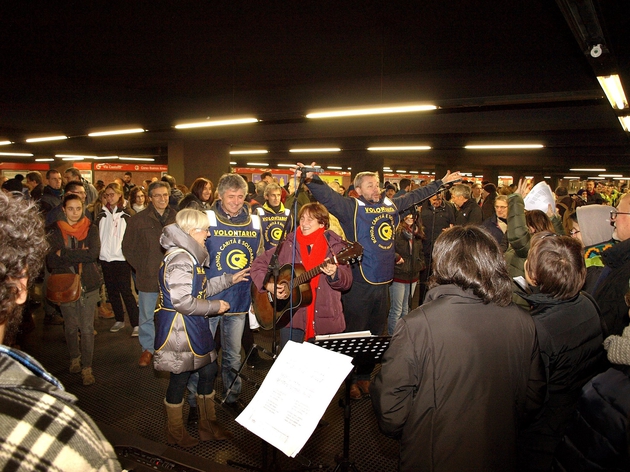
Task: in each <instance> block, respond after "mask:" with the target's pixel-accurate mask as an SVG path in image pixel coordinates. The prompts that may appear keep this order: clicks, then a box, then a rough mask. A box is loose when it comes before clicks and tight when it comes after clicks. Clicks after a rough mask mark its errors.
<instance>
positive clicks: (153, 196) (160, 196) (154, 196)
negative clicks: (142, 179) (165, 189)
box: [150, 193, 168, 199]
mask: <svg viewBox="0 0 630 472" xmlns="http://www.w3.org/2000/svg"><path fill="white" fill-rule="evenodd" d="M150 198H162V199H167V198H168V194H166V193H165V194H164V195H151V197H150Z"/></svg>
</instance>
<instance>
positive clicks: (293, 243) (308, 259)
mask: <svg viewBox="0 0 630 472" xmlns="http://www.w3.org/2000/svg"><path fill="white" fill-rule="evenodd" d="M298 220H299V223H300V225H299V227H298V228H297V230H296V231H295V232H294V233H290V234H289V235H288V236H287V238H286V240H285V241H284V243H282V244H283V245H282V248H281V249H280V254H279V255H278V263H279V264H280V265H284V264H287V267H286V268H284V269H286V270H282V271H281V274H280V280H281V281H280V283H279V284H278V287H277V298H278V300H287V299H289V295H290V290H289V287H288V284H287V283H286V282H287V279H283V277H282V275H283V273H285V272H286V273H287V274H288V275H289V280H290V269H289V265H290V264H291V263H292V262H294V261H295V263H296V264H301V265H303V266H304V269H305V270H306V271H310V270H312V269H314V268H317V267H319V269H317V270H316V271H315V272H317V274H316V275H315V276H314V277H313V278H311V279H310V280H307V281H305V282H304V284H308V285H309V288H310V292H311V293H312V295H313V301H312V302H311V303H310V304H308V306H302V307H300V308H297V309H295V310H293V317H292V318H291V319H289V321H288V324H286V323H285V325H284V326H283V327H282V326H280V327H282V329H281V331H280V338H281V346H284V344H286V342H287V341H289V340H292V341H296V342H302V341H308V340H309V339H311V338H313V337H315V336H316V335H321V334H333V333H341V332H343V330H344V329H345V328H346V322H345V320H344V317H343V308H342V306H341V292H342V291H344V290H348V289H349V288H350V286H351V285H352V271H351V270H350V267H349V266H347V265H339V266H337V265H336V264H334V263H324V261H325V260H326V259H329V258H332V257H333V256H334V255H336V254H337V253H339V252H340V251H341V250H343V249H344V248H345V247H346V243H344V241H343V240H342V239H341V238H340V237H339V236H337V234H335V233H333V232H332V231H328V225H329V214H328V210H326V207H324V206H323V205H322V204H320V203H309V204H307V205H304V206H303V207H302V208H301V209H300V212H299V214H298ZM275 250H276V249H275V248H273V249H270V250H268V251H267V252H265V253H264V254H262V255H261V256H259V257H257V258H256V259H255V260H254V263H253V264H252V268H251V273H250V275H251V278H252V281H253V282H254V284H255V285H256V288H257V289H258V293H260V294H266V293H267V292H269V293H273V292H274V281H273V279H272V278H270V280H265V279H266V278H267V277H266V276H267V268H268V266H269V261H270V260H271V257H272V256H273V253H274V251H275ZM294 252H295V255H294ZM320 266H321V267H320ZM282 280H284V281H285V282H282ZM258 298H260V297H258ZM265 298H266V297H265ZM287 306H289V304H287ZM293 306H295V303H293ZM290 311H291V310H288V311H286V312H287V313H289V312H290ZM280 319H283V318H280Z"/></svg>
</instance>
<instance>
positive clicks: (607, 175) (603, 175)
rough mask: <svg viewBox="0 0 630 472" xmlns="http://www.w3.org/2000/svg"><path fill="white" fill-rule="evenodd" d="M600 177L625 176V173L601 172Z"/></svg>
mask: <svg viewBox="0 0 630 472" xmlns="http://www.w3.org/2000/svg"><path fill="white" fill-rule="evenodd" d="M599 176H600V177H623V174H599Z"/></svg>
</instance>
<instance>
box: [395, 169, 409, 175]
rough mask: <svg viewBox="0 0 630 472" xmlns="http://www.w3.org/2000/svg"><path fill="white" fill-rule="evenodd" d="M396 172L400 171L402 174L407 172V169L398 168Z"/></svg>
mask: <svg viewBox="0 0 630 472" xmlns="http://www.w3.org/2000/svg"><path fill="white" fill-rule="evenodd" d="M396 172H400V173H401V174H406V173H407V171H406V170H403V169H396Z"/></svg>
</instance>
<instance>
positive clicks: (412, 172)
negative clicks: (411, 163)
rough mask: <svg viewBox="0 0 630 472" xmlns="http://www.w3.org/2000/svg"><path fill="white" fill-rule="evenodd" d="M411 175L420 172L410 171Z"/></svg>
mask: <svg viewBox="0 0 630 472" xmlns="http://www.w3.org/2000/svg"><path fill="white" fill-rule="evenodd" d="M409 173H410V174H417V173H418V171H417V170H410V171H409Z"/></svg>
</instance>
